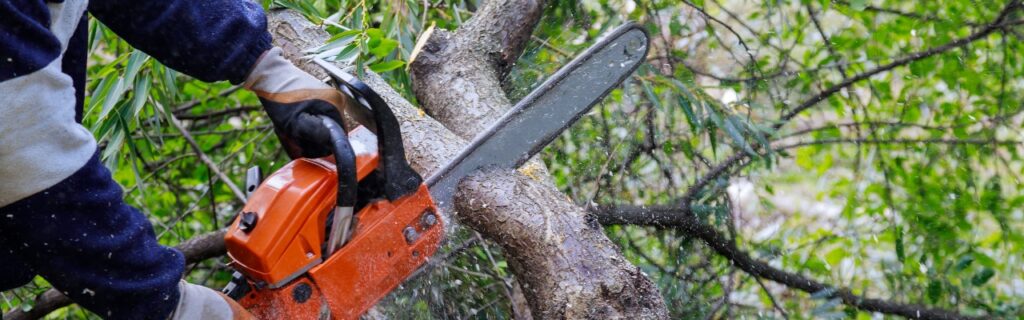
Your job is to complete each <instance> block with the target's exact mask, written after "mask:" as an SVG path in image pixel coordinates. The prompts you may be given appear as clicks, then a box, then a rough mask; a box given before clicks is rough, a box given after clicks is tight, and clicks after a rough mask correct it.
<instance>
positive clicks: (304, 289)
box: [292, 282, 313, 303]
mask: <svg viewBox="0 0 1024 320" xmlns="http://www.w3.org/2000/svg"><path fill="white" fill-rule="evenodd" d="M312 295H313V288H310V287H309V284H308V283H305V282H303V283H300V284H299V285H297V286H295V289H293V290H292V299H295V302H298V303H305V302H306V301H309V297H310V296H312Z"/></svg>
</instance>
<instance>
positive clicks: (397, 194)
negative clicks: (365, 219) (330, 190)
mask: <svg viewBox="0 0 1024 320" xmlns="http://www.w3.org/2000/svg"><path fill="white" fill-rule="evenodd" d="M327 71H328V72H327V73H328V74H330V75H331V78H332V79H333V80H334V85H335V86H336V87H337V89H338V90H340V91H341V92H343V93H345V94H346V95H349V96H350V97H352V98H353V99H352V100H353V101H358V102H359V104H360V105H362V107H364V108H368V109H370V110H371V111H372V112H373V119H374V124H375V125H376V127H377V131H378V132H377V149H378V150H379V157H380V158H379V166H378V170H379V173H380V174H381V177H382V178H383V181H384V195H385V196H386V197H387V198H388V200H390V201H395V200H397V199H398V198H401V197H403V196H406V195H409V194H413V193H415V192H416V190H417V189H418V188H419V187H420V185H421V184H422V183H423V177H421V176H420V174H419V173H417V172H416V171H415V170H413V169H412V167H411V166H409V161H408V160H407V159H406V158H405V146H404V145H403V144H402V131H401V128H400V127H399V125H398V119H397V118H395V114H394V113H393V112H391V107H389V106H388V104H387V102H385V101H384V99H382V98H381V97H380V96H379V95H377V93H376V92H374V91H373V89H371V88H370V86H368V85H366V83H363V82H362V81H360V80H359V79H357V78H356V77H354V76H352V75H351V74H348V73H345V72H342V71H340V70H337V69H335V70H327Z"/></svg>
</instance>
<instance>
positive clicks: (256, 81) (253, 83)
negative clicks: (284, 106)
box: [242, 47, 332, 102]
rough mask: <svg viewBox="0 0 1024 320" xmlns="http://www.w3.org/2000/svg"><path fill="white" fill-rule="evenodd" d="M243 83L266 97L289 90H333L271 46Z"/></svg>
mask: <svg viewBox="0 0 1024 320" xmlns="http://www.w3.org/2000/svg"><path fill="white" fill-rule="evenodd" d="M242 85H243V86H245V88H247V89H249V90H252V91H254V92H256V94H257V95H260V96H261V97H264V98H265V97H266V96H268V95H280V94H283V93H287V92H298V91H309V90H313V91H319V90H325V89H326V90H332V89H331V87H330V86H328V85H326V84H324V83H323V82H320V80H317V79H316V78H314V77H313V76H311V75H309V74H308V73H306V72H304V71H302V70H301V69H299V68H298V67H296V66H295V65H294V64H292V62H291V61H288V59H285V58H284V56H283V55H282V50H281V48H279V47H274V48H271V49H270V50H267V52H265V53H264V54H263V57H261V58H260V60H259V62H257V63H256V66H254V67H253V69H252V72H250V73H249V77H247V78H246V79H245V82H244V83H242ZM307 97H308V96H307ZM282 102H290V101H282Z"/></svg>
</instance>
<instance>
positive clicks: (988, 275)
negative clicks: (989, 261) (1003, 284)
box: [971, 267, 996, 286]
mask: <svg viewBox="0 0 1024 320" xmlns="http://www.w3.org/2000/svg"><path fill="white" fill-rule="evenodd" d="M995 275H996V271H995V270H993V269H992V268H987V267H986V268H984V269H981V271H978V273H975V274H974V276H973V277H971V284H973V285H974V286H981V285H983V284H985V283H986V282H988V280H989V279H992V277H993V276H995Z"/></svg>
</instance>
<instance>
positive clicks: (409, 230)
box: [402, 227, 420, 244]
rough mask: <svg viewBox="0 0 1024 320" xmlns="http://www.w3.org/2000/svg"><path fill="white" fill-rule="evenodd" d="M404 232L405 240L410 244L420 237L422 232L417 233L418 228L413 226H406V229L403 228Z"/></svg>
mask: <svg viewBox="0 0 1024 320" xmlns="http://www.w3.org/2000/svg"><path fill="white" fill-rule="evenodd" d="M402 234H404V235H405V242H408V243H409V244H412V243H413V242H415V241H416V239H419V238H420V234H419V233H416V229H415V228H413V227H405V229H404V230H402Z"/></svg>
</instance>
